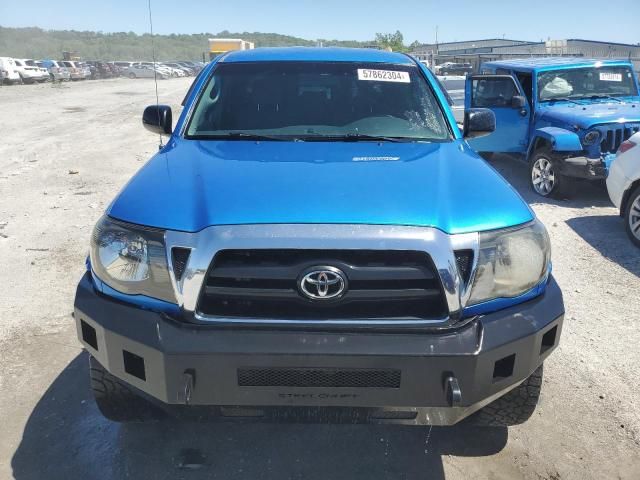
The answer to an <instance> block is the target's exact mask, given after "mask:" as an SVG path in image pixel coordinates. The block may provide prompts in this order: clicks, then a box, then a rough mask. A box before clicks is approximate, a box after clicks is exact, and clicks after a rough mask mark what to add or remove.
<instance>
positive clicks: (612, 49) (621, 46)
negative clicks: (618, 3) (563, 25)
mask: <svg viewBox="0 0 640 480" xmlns="http://www.w3.org/2000/svg"><path fill="white" fill-rule="evenodd" d="M411 54H412V55H413V56H414V57H416V58H417V59H418V60H425V61H428V62H429V63H430V64H431V65H439V64H441V63H444V62H454V63H470V64H472V65H473V66H474V67H475V69H476V70H477V69H478V67H479V66H480V64H481V63H483V62H488V61H491V60H503V59H510V58H527V57H548V56H569V57H585V58H614V59H625V60H631V61H632V62H633V63H634V66H635V69H636V70H638V71H640V44H637V45H632V44H626V43H615V42H601V41H596V40H583V39H579V38H570V39H566V40H547V41H545V42H526V41H523V40H510V39H486V40H473V41H465V42H447V43H440V44H426V45H421V46H420V47H418V48H416V49H414V50H413V51H412V52H411Z"/></svg>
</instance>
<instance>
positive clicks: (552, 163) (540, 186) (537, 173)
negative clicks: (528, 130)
mask: <svg viewBox="0 0 640 480" xmlns="http://www.w3.org/2000/svg"><path fill="white" fill-rule="evenodd" d="M529 184H530V185H531V189H532V190H533V191H534V192H535V193H537V194H538V195H540V196H542V197H550V198H566V197H567V196H568V195H569V194H570V187H571V179H569V178H568V177H566V176H565V175H562V174H561V173H560V168H559V165H558V161H557V159H555V158H554V156H553V153H552V152H551V150H549V149H548V148H546V147H545V148H540V149H538V150H536V151H535V152H533V154H532V155H531V158H530V160H529Z"/></svg>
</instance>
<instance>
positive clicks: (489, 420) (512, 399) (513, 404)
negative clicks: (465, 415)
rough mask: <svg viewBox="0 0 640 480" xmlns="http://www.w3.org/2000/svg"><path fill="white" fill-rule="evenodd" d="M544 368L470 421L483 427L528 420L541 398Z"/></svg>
mask: <svg viewBox="0 0 640 480" xmlns="http://www.w3.org/2000/svg"><path fill="white" fill-rule="evenodd" d="M542 370H543V368H542V365H540V366H539V367H538V368H537V370H536V371H535V372H533V373H532V374H531V375H530V376H529V377H528V378H527V379H526V380H525V381H524V382H522V383H521V384H520V385H518V386H517V387H516V388H514V389H513V390H511V391H510V392H509V393H507V394H506V395H503V396H502V397H500V398H498V399H497V400H494V401H493V402H491V403H490V404H489V405H487V406H486V407H484V408H483V409H482V410H480V411H478V412H476V413H474V414H473V415H472V416H471V417H470V418H469V421H470V423H471V424H473V425H475V426H481V427H509V426H511V425H520V424H521V423H524V422H526V421H527V420H528V419H529V418H530V417H531V415H533V412H534V411H535V409H536V405H537V404H538V400H539V399H540V391H541V390H542Z"/></svg>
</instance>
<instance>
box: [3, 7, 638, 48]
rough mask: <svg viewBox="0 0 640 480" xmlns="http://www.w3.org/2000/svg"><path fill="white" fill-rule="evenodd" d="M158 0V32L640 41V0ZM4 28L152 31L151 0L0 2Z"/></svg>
mask: <svg viewBox="0 0 640 480" xmlns="http://www.w3.org/2000/svg"><path fill="white" fill-rule="evenodd" d="M607 3H608V2H607V1H606V0H598V1H596V0H503V1H498V0H484V1H483V0H476V1H473V0H455V1H445V2H442V1H441V2H436V1H431V0H397V1H392V0H384V1H383V0H314V1H312V0H271V1H268V0H209V1H201V0H151V6H152V12H153V23H154V30H155V32H156V33H162V34H167V33H202V32H211V33H217V32H220V31H223V30H228V31H231V32H244V31H249V32H272V33H282V34H286V35H293V36H297V37H302V38H306V39H311V40H313V39H318V38H326V39H338V40H371V39H373V38H374V36H375V34H376V33H377V32H381V33H390V32H395V31H396V30H400V31H401V32H402V33H403V34H404V38H405V43H411V42H413V41H414V40H418V41H419V42H421V43H431V42H433V41H434V40H435V34H436V27H437V29H438V39H439V41H440V42H447V41H456V40H477V39H482V38H502V37H503V36H504V37H505V38H512V39H516V40H530V41H540V40H547V39H549V38H551V39H565V38H584V39H590V40H606V41H613V42H622V43H634V44H635V43H638V42H640V8H639V7H640V0H616V1H615V11H613V10H609V9H608V7H607ZM0 26H4V27H27V26H35V27H41V28H45V29H68V30H71V29H72V30H96V31H103V32H122V31H133V32H136V33H144V32H148V31H149V18H148V11H147V0H100V1H98V0H56V1H51V0H21V1H11V0H0Z"/></svg>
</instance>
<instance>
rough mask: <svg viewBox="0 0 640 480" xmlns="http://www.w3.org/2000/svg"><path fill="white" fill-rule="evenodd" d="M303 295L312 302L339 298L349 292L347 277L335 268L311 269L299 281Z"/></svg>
mask: <svg viewBox="0 0 640 480" xmlns="http://www.w3.org/2000/svg"><path fill="white" fill-rule="evenodd" d="M298 284H299V286H300V291H301V292H302V294H303V295H304V296H305V297H307V298H310V299H312V300H331V299H335V298H339V297H341V296H342V295H344V294H345V293H346V291H347V277H346V276H345V274H344V273H343V272H342V270H340V269H338V268H335V267H311V268H309V269H307V270H305V271H304V272H303V274H302V275H301V277H300V280H299V281H298Z"/></svg>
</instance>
